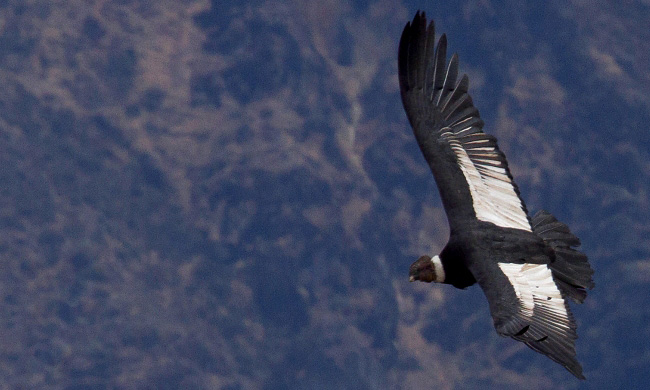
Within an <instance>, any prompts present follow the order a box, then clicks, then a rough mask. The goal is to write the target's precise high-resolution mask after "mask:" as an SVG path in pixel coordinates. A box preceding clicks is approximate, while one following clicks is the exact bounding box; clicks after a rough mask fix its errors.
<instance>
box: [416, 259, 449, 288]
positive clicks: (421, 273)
mask: <svg viewBox="0 0 650 390" xmlns="http://www.w3.org/2000/svg"><path fill="white" fill-rule="evenodd" d="M416 280H419V281H421V282H427V283H431V282H442V281H443V280H444V271H443V270H442V263H441V262H440V257H438V256H434V257H433V258H431V257H430V256H426V255H425V256H420V258H419V259H417V260H416V261H415V262H414V263H413V264H411V268H410V269H409V282H414V281H416Z"/></svg>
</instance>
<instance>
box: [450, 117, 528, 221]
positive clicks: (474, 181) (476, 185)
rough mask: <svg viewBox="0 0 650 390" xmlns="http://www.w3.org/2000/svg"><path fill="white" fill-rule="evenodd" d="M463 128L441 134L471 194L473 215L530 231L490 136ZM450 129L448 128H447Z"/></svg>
mask: <svg viewBox="0 0 650 390" xmlns="http://www.w3.org/2000/svg"><path fill="white" fill-rule="evenodd" d="M472 129H473V128H472V127H470V128H467V129H463V130H460V131H458V132H457V133H452V132H451V131H446V132H443V133H442V134H441V136H442V137H443V138H445V139H446V140H447V142H449V145H450V146H451V149H452V150H453V151H454V154H455V155H456V158H457V159H458V164H459V166H460V169H461V170H462V172H463V175H464V176H465V180H466V181H467V185H468V186H469V189H470V193H471V195H472V203H473V204H472V205H473V207H474V212H475V213H476V218H478V219H480V220H481V221H486V222H492V223H494V224H495V225H497V226H501V227H508V228H515V229H522V230H526V231H532V229H531V226H530V222H529V220H528V216H527V215H526V212H525V211H524V207H523V204H522V202H521V199H519V196H518V195H517V193H516V192H515V188H514V186H513V183H512V180H511V179H510V178H509V177H508V173H507V171H506V168H505V167H504V166H505V165H504V163H502V161H501V156H500V155H499V153H498V151H497V149H496V146H495V145H496V144H495V143H494V141H493V139H490V138H487V136H486V135H485V133H477V132H475V133H471V132H470V130H472ZM448 130H451V129H448Z"/></svg>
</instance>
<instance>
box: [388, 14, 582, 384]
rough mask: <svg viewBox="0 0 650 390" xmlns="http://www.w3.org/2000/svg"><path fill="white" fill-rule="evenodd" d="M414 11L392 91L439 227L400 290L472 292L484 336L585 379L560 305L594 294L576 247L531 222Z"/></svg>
mask: <svg viewBox="0 0 650 390" xmlns="http://www.w3.org/2000/svg"><path fill="white" fill-rule="evenodd" d="M446 57H447V38H446V36H445V35H444V34H443V35H442V36H441V37H440V39H439V40H438V43H437V45H436V44H435V28H434V23H433V21H431V22H430V23H429V24H427V19H426V16H425V13H424V12H422V13H421V12H420V11H418V12H417V14H416V15H415V18H414V19H413V22H409V23H407V24H406V27H405V28H404V32H403V33H402V37H401V40H400V44H399V53H398V68H399V84H400V91H401V96H402V102H403V103H404V109H405V110H406V114H407V116H408V119H409V122H410V123H411V127H412V128H413V133H414V134H415V138H416V140H417V143H418V145H419V146H420V150H421V151H422V154H423V155H424V158H425V159H426V161H427V163H428V164H429V168H430V169H431V172H432V173H433V176H434V178H435V181H436V184H437V186H438V191H439V192H440V197H441V199H442V203H443V206H444V208H445V211H446V213H447V218H448V220H449V227H450V235H449V242H448V243H447V245H446V246H445V247H444V249H443V250H442V252H440V254H439V255H435V256H427V255H425V256H421V257H420V258H419V259H418V260H417V261H415V262H414V263H413V264H412V265H411V267H410V270H409V279H410V281H415V280H419V281H423V282H429V283H430V282H438V283H446V284H451V285H452V286H454V287H457V288H461V289H462V288H466V287H468V286H471V285H473V284H474V283H478V285H479V286H480V287H481V289H482V290H483V292H484V293H485V296H486V298H487V301H488V304H489V307H490V313H491V315H492V319H493V321H494V327H495V328H496V331H497V333H498V334H499V335H501V336H509V337H512V338H513V339H515V340H517V341H521V342H523V343H524V344H526V345H527V346H528V347H530V348H531V349H533V350H534V351H537V352H539V353H541V354H544V355H546V356H548V357H549V358H551V359H552V360H554V361H555V362H557V363H559V364H561V365H562V366H564V367H565V368H566V369H567V370H568V371H569V372H571V373H572V374H573V375H575V376H576V377H578V378H580V379H585V377H584V375H583V374H582V367H581V366H580V363H579V362H578V360H577V359H576V352H575V340H576V338H577V334H576V323H575V320H574V318H573V315H572V314H571V311H570V310H569V305H568V299H571V300H573V301H574V302H577V303H582V302H583V301H584V300H585V298H586V296H587V291H586V290H587V289H591V288H593V287H594V282H593V280H592V275H593V270H592V269H591V266H590V265H589V262H588V260H587V256H585V255H584V254H583V253H581V252H579V251H578V250H576V248H577V247H578V246H579V245H580V240H579V239H578V238H577V237H576V236H575V235H573V233H571V231H570V230H569V228H568V226H567V225H565V224H564V223H562V222H559V221H558V220H557V219H556V218H555V217H554V216H553V215H551V214H550V213H548V212H546V211H539V212H538V213H536V214H535V215H534V216H533V217H532V218H531V217H530V216H529V215H528V211H527V209H526V205H525V204H524V201H523V200H522V199H521V196H520V193H519V189H518V188H517V185H516V184H515V182H514V180H513V178H512V175H511V174H510V170H509V169H508V163H507V162H506V158H505V155H504V154H503V153H502V152H501V151H500V150H499V148H498V146H497V141H496V138H494V137H493V136H491V135H489V134H486V133H484V132H483V130H482V129H483V121H482V120H481V118H480V116H479V112H478V110H477V109H476V108H475V107H474V104H473V103H472V98H471V97H470V96H469V94H468V87H469V81H468V77H467V75H462V76H460V75H459V73H458V56H457V55H456V54H454V55H452V56H451V59H450V60H449V62H447V58H446Z"/></svg>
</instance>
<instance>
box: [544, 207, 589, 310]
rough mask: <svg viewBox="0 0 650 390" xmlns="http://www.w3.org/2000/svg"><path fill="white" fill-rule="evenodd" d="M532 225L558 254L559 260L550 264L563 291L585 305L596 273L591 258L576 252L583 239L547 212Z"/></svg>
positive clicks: (556, 257)
mask: <svg viewBox="0 0 650 390" xmlns="http://www.w3.org/2000/svg"><path fill="white" fill-rule="evenodd" d="M531 222H532V226H533V232H534V233H535V234H537V235H538V236H539V237H540V238H542V239H543V240H544V242H546V244H547V245H548V246H550V247H551V248H552V249H553V251H554V252H555V261H554V262H553V263H551V264H550V268H551V271H552V273H553V277H554V278H555V280H556V282H557V285H558V287H559V288H560V291H562V293H563V294H564V295H566V296H568V297H571V299H573V300H574V301H575V302H578V303H582V302H583V301H584V300H585V298H586V297H587V290H586V289H588V288H589V289H591V288H593V287H594V281H593V280H592V278H591V276H592V275H593V273H594V270H593V269H591V266H590V265H589V261H588V260H587V256H586V255H585V254H584V253H582V252H579V251H578V250H576V249H574V248H575V247H578V246H580V240H579V239H578V237H576V236H575V235H573V233H571V230H569V227H568V226H567V225H565V224H564V223H562V222H560V221H558V220H557V219H556V218H555V217H554V216H553V215H551V214H550V213H548V212H547V211H544V210H540V211H538V212H537V214H535V215H534V216H533V218H532V220H531Z"/></svg>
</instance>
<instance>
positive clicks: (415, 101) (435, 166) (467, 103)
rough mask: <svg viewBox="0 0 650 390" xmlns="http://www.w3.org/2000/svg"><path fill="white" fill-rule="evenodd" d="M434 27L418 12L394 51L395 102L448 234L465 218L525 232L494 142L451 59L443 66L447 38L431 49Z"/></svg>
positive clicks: (522, 212)
mask: <svg viewBox="0 0 650 390" xmlns="http://www.w3.org/2000/svg"><path fill="white" fill-rule="evenodd" d="M434 45H435V28H434V24H433V21H432V22H431V23H430V24H429V25H428V26H427V21H426V17H425V14H424V13H420V12H418V13H417V14H416V15H415V18H414V19H413V22H412V23H407V25H406V27H405V28H404V32H403V33H402V38H401V40H400V45H399V54H398V57H399V61H398V67H399V82H400V90H401V95H402V102H403V103H404V108H405V110H406V113H407V116H408V118H409V121H410V123H411V126H412V127H413V132H414V134H415V137H416V139H417V141H418V144H419V146H420V149H421V150H422V153H423V154H424V158H425V159H426V160H427V162H428V163H429V167H430V168H431V171H432V172H433V175H434V177H435V179H436V183H437V185H438V189H439V191H440V196H441V198H442V201H443V204H444V206H445V211H446V212H447V217H448V219H449V223H450V225H451V227H452V229H453V228H454V226H457V225H459V224H462V223H463V222H464V220H465V219H467V218H478V219H479V220H482V221H486V222H492V223H494V224H495V225H498V226H501V227H509V228H516V229H523V230H527V231H531V225H530V220H529V218H528V213H527V211H526V206H525V205H524V202H523V201H522V200H521V199H520V197H519V190H518V189H517V186H516V184H515V182H514V180H513V179H512V175H511V174H510V171H509V170H508V163H507V162H506V158H505V156H504V155H503V153H502V152H501V151H500V150H499V148H498V147H497V143H496V139H495V138H494V137H492V136H490V135H488V134H485V133H483V131H482V128H483V121H482V120H481V118H480V117H479V113H478V110H477V109H476V108H475V107H474V105H473V104H472V98H471V97H470V96H469V94H468V87H469V80H468V78H467V75H463V76H462V77H461V78H460V80H458V56H457V55H456V54H454V55H453V56H452V57H451V60H450V61H449V64H446V52H447V39H446V37H445V35H444V34H443V35H442V37H440V40H439V41H438V44H437V46H435V49H434Z"/></svg>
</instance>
